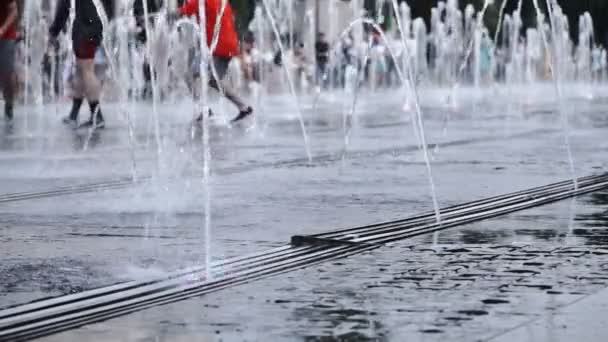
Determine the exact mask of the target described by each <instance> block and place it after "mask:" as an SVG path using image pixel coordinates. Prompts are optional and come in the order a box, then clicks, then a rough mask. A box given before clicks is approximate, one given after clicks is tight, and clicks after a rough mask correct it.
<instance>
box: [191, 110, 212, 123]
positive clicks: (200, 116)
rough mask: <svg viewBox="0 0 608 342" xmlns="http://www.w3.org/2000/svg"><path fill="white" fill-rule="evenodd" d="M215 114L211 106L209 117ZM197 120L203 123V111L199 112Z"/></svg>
mask: <svg viewBox="0 0 608 342" xmlns="http://www.w3.org/2000/svg"><path fill="white" fill-rule="evenodd" d="M213 115H214V114H213V111H212V110H211V108H209V115H208V116H207V117H209V118H210V117H212V116H213ZM195 121H196V122H197V123H201V122H203V113H201V114H199V115H198V116H197V117H196V120H195Z"/></svg>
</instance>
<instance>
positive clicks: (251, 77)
mask: <svg viewBox="0 0 608 342" xmlns="http://www.w3.org/2000/svg"><path fill="white" fill-rule="evenodd" d="M258 54H259V51H257V49H256V48H255V36H254V35H253V33H252V32H248V33H247V35H246V36H245V39H243V46H242V49H241V55H240V56H239V59H240V61H241V72H242V73H243V79H244V80H245V82H247V83H251V82H259V81H260V78H259V70H258V69H259V67H258V64H257V63H256V59H257V57H258V56H257V55H258Z"/></svg>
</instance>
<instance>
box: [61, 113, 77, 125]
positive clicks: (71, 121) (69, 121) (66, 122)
mask: <svg viewBox="0 0 608 342" xmlns="http://www.w3.org/2000/svg"><path fill="white" fill-rule="evenodd" d="M61 122H63V124H64V125H66V126H68V127H70V128H77V127H78V120H76V119H72V118H71V117H69V116H66V117H64V118H63V119H61Z"/></svg>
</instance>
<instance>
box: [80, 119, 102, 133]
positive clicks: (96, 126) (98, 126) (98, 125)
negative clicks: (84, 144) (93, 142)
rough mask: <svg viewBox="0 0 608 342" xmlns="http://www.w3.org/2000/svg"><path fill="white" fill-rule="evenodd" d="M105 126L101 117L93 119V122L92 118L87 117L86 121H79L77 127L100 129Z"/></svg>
mask: <svg viewBox="0 0 608 342" xmlns="http://www.w3.org/2000/svg"><path fill="white" fill-rule="evenodd" d="M105 127H106V122H105V120H104V119H103V118H98V119H97V120H95V122H93V119H89V120H88V121H85V122H83V123H81V124H80V125H79V126H78V128H79V129H80V128H90V129H93V130H96V129H102V128H105Z"/></svg>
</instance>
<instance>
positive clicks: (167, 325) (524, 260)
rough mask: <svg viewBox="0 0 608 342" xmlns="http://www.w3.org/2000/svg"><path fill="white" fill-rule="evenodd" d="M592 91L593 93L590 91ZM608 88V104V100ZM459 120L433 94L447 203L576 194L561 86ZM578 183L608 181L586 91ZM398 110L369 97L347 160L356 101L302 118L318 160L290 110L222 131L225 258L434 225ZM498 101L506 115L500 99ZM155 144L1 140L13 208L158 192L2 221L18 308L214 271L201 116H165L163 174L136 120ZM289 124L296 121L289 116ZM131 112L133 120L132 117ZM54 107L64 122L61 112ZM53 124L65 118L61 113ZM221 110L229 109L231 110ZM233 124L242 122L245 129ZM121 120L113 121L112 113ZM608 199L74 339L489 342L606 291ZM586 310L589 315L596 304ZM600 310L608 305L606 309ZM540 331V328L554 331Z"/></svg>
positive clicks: (181, 107) (217, 162)
mask: <svg viewBox="0 0 608 342" xmlns="http://www.w3.org/2000/svg"><path fill="white" fill-rule="evenodd" d="M573 89H574V90H576V88H573ZM599 91H601V89H598V93H599ZM462 92H463V94H462V95H461V96H462V99H463V100H462V101H461V102H460V103H459V104H458V106H457V107H455V108H453V107H450V106H446V105H445V104H444V103H445V98H446V93H441V92H439V91H432V92H431V91H427V92H423V94H422V102H423V105H424V107H423V108H424V114H425V124H426V132H427V136H428V140H429V142H430V143H436V144H438V145H437V147H436V148H433V149H432V151H431V152H432V160H433V175H434V180H435V183H436V188H437V196H438V199H439V202H440V205H441V206H447V205H450V204H455V203H461V202H468V201H471V200H474V199H477V198H482V197H486V196H490V195H496V194H501V193H507V192H512V191H515V190H519V189H525V188H528V187H532V186H537V185H540V184H546V183H550V182H554V181H558V180H563V179H566V178H568V177H569V168H568V163H567V161H566V157H565V156H566V154H565V149H564V145H563V141H564V138H563V134H562V131H561V126H560V121H559V117H558V115H557V113H556V111H555V110H554V108H553V105H552V100H551V95H550V94H551V87H547V88H546V89H545V88H543V87H539V88H534V89H532V90H530V89H528V92H527V93H526V92H525V91H524V90H522V94H520V96H519V97H517V98H518V99H520V100H519V101H517V102H516V103H514V102H513V101H506V100H505V98H504V97H501V96H497V94H499V93H500V92H497V91H495V90H492V89H489V90H487V94H481V95H482V98H486V99H488V100H485V101H478V102H476V103H474V104H471V103H470V102H469V100H470V98H471V97H472V96H473V95H467V94H466V92H465V91H464V90H463V91H462ZM569 93H570V94H572V98H571V99H568V101H566V106H565V108H564V110H566V111H568V113H570V114H571V117H572V119H571V132H570V133H571V137H572V148H573V151H574V156H575V162H576V171H577V173H578V174H580V175H586V174H591V173H593V172H602V171H605V170H606V168H607V166H608V163H607V162H606V160H607V159H606V151H607V150H608V149H607V148H608V142H607V141H606V139H605V130H606V127H607V126H608V118H607V117H606V116H605V112H606V107H607V106H608V101H606V100H605V99H604V98H602V97H596V98H594V99H593V100H589V99H582V98H581V97H580V96H579V95H580V94H578V93H577V92H576V91H571V92H569ZM398 96H399V94H397V93H383V94H379V95H378V96H369V97H366V99H365V101H362V103H361V107H360V109H359V110H358V111H357V113H358V114H357V123H356V125H355V126H354V129H353V131H352V134H351V137H350V142H349V145H348V153H347V154H346V158H345V159H344V161H341V151H342V148H343V144H344V134H343V130H342V126H341V125H342V112H343V110H342V109H343V108H344V104H345V103H350V99H348V98H344V97H340V96H337V95H336V96H333V97H332V96H324V97H323V98H322V99H321V102H320V105H319V109H318V112H317V113H313V112H312V110H311V101H310V99H308V100H305V101H303V104H304V107H305V117H306V121H307V127H308V128H309V132H308V133H309V135H310V146H311V150H312V152H313V157H314V158H313V162H312V163H310V164H309V163H308V162H307V160H306V156H305V153H304V148H303V145H302V138H301V137H300V133H299V125H298V124H297V121H296V120H295V118H294V117H293V114H291V113H293V112H294V108H293V105H292V104H291V105H290V102H291V100H290V99H289V98H280V97H279V98H273V99H268V100H266V101H265V102H264V111H263V112H262V113H260V115H259V116H258V119H257V120H258V121H257V123H256V125H254V126H251V123H248V124H244V125H241V126H237V127H232V128H230V127H227V126H225V125H224V124H222V122H221V121H222V118H223V116H222V115H220V117H219V118H218V119H216V120H217V121H218V122H216V123H215V124H214V127H213V135H212V137H211V140H212V144H213V150H212V156H213V162H212V164H211V168H212V172H213V180H212V184H211V190H212V212H211V213H212V227H213V229H212V236H211V239H212V250H211V252H212V256H213V258H223V257H226V256H232V255H242V254H247V253H250V252H253V251H258V250H263V249H267V248H269V247H271V246H276V245H279V244H283V243H285V242H286V241H288V239H289V237H290V236H291V235H293V234H309V233H315V232H321V231H326V230H331V229H335V228H340V227H349V226H356V225H361V224H366V223H373V222H378V221H386V220H389V219H393V218H402V217H407V216H409V215H412V214H415V213H419V212H422V211H427V210H429V209H430V208H431V199H430V194H429V186H428V178H427V174H426V169H425V166H424V163H423V158H422V157H421V154H420V152H419V151H418V149H417V147H416V137H415V134H414V131H413V130H412V127H411V124H410V118H411V116H410V114H409V113H404V112H402V111H401V110H400V108H401V105H400V103H399V102H398V101H397V100H396V99H397V98H399V97H398ZM489 99H491V100H492V101H490V100H489ZM134 108H135V112H133V113H134V117H133V118H132V119H133V122H134V123H135V124H136V127H135V133H136V134H135V136H136V143H135V144H134V145H131V146H130V145H129V143H128V138H127V137H128V134H127V130H126V128H125V127H126V126H125V124H124V122H123V121H121V119H120V116H118V115H115V116H114V118H113V119H114V121H110V124H109V127H108V129H107V130H106V131H104V132H102V133H101V135H100V136H98V137H94V139H93V141H92V142H90V143H89V144H88V146H87V151H82V147H83V145H84V143H85V141H86V136H83V135H79V134H74V133H73V132H70V131H68V130H65V129H63V128H61V127H60V126H59V125H58V124H57V123H56V121H57V119H58V115H59V114H60V113H61V112H62V111H64V110H65V108H64V107H61V106H59V107H57V113H58V115H57V117H53V116H52V115H51V116H50V117H46V116H40V118H41V119H39V120H38V121H36V118H38V116H37V115H38V114H37V113H35V111H33V112H32V113H33V114H30V116H28V117H27V118H28V120H29V121H28V126H27V128H26V126H25V121H24V118H23V117H22V118H21V119H20V120H21V121H18V122H17V123H16V125H15V127H14V128H12V129H6V130H5V134H4V135H0V137H1V139H0V140H1V141H0V149H1V150H2V153H0V190H1V191H0V193H9V192H22V191H40V190H45V189H52V188H54V187H56V186H61V185H67V184H84V183H89V182H96V181H105V180H111V179H116V178H117V177H124V176H128V175H129V174H131V172H132V165H133V163H132V160H131V158H130V155H131V154H130V151H133V153H134V155H135V156H136V169H137V172H138V174H140V175H142V174H143V175H153V176H154V177H153V179H152V180H151V181H148V182H145V183H143V184H141V185H138V186H134V187H132V188H128V189H123V190H115V191H106V192H101V193H92V194H79V195H74V196H63V197H59V198H47V199H41V200H31V201H25V202H15V203H6V204H3V205H2V206H0V242H1V243H2V249H1V250H0V258H2V264H1V265H0V306H9V305H14V304H18V303H22V302H26V301H30V300H34V299H39V298H42V297H47V296H53V295H59V294H63V293H70V292H75V291H80V290H83V289H88V288H93V287H97V286H102V285H106V284H111V283H114V282H117V281H121V280H126V279H138V278H141V277H143V276H149V275H154V274H158V275H161V274H163V273H165V272H168V271H172V270H175V269H178V268H182V267H185V266H188V265H193V264H198V263H200V262H201V260H204V248H203V243H204V241H205V239H206V238H208V237H206V236H204V234H203V231H202V229H201V227H202V222H203V215H202V210H203V203H202V200H201V198H202V194H203V192H202V189H203V187H202V185H201V177H200V174H201V162H200V160H201V156H202V153H201V150H200V137H196V139H195V140H191V139H190V138H189V134H188V133H189V128H188V125H187V124H185V123H186V122H187V121H188V119H189V118H190V113H191V111H190V110H189V107H188V106H187V104H183V103H182V104H166V105H163V106H161V108H160V116H161V118H163V126H162V127H161V135H162V151H161V154H160V156H161V159H160V160H161V162H160V163H157V161H156V158H157V149H156V144H155V139H154V135H153V130H152V128H153V125H151V124H149V122H150V121H149V118H150V107H147V106H145V105H137V106H136V107H134ZM285 108H289V110H286V109H285ZM114 109H115V112H119V108H114ZM53 110H54V108H53ZM51 112H53V111H51ZM220 112H221V111H220ZM231 114H232V113H230V112H227V114H226V116H229V115H231ZM109 117H110V119H112V116H111V115H110V116H109ZM607 198H608V194H605V193H600V194H594V195H590V196H586V197H584V198H581V199H579V200H577V201H574V202H571V201H565V202H561V203H558V204H555V205H552V206H548V207H545V208H538V209H534V210H531V211H527V212H522V213H518V214H514V215H510V216H508V217H506V218H501V219H496V220H492V221H487V222H482V223H479V224H475V225H472V226H468V227H463V228H459V229H454V230H451V231H449V232H445V233H442V234H440V235H439V240H438V244H433V243H432V241H433V237H431V236H428V237H423V238H419V239H416V240H411V241H404V242H402V243H399V244H395V245H393V246H390V247H387V248H384V249H381V250H379V251H375V252H373V253H370V254H365V255H361V256H357V257H354V258H350V259H347V260H343V261H340V262H337V263H333V264H329V265H322V266H319V267H315V268H311V269H307V270H302V271H299V272H294V273H291V274H288V275H284V276H280V277H275V278H272V279H268V280H265V281H262V282H257V283H252V284H249V285H246V286H242V287H238V288H234V289H230V290H227V291H224V292H219V293H216V294H213V295H210V296H207V297H204V298H200V299H194V300H189V301H186V302H183V303H177V304H173V305H169V306H166V307H162V308H156V309H152V310H148V311H145V312H141V313H138V314H134V315H131V316H128V317H126V318H121V319H118V320H113V321H109V322H106V323H103V324H99V325H95V326H91V327H86V328H83V329H80V330H77V331H73V332H69V333H66V334H63V335H58V336H57V337H52V338H49V340H56V341H59V340H60V341H69V340H72V341H80V340H84V339H86V340H100V341H105V340H113V341H120V340H124V341H133V340H136V341H139V340H142V341H148V340H151V341H164V340H167V341H169V340H170V341H174V340H177V339H179V338H183V339H184V340H192V338H193V337H195V338H208V339H209V340H223V341H232V340H235V341H240V340H243V339H248V340H311V341H312V340H323V341H324V340H340V339H342V340H403V338H405V337H407V338H408V340H410V339H411V340H425V341H434V340H441V339H445V338H446V337H448V336H449V337H450V338H452V339H454V340H457V341H470V340H474V339H481V340H485V339H489V338H492V337H495V336H508V335H501V334H503V333H504V332H508V331H510V333H516V331H517V329H516V330H511V329H513V328H514V327H517V326H519V325H521V324H524V323H526V322H531V321H535V322H540V321H541V320H539V317H546V316H547V315H548V314H547V313H549V312H552V311H553V309H554V308H556V307H561V306H563V305H566V304H568V303H571V302H573V301H575V300H578V299H580V298H582V297H584V296H587V295H589V294H592V293H596V292H598V291H600V290H602V289H603V288H606V286H607V285H606V284H607V283H608V280H606V277H608V276H606V267H605V265H604V262H603V260H604V258H605V257H604V255H605V253H608V252H607V251H606V250H607V247H606V243H607V242H608V239H607V235H606V220H607V216H606V215H607V213H606V209H605V208H606V204H607V202H608V199H607ZM581 302H582V301H581ZM598 310H601V308H598ZM539 324H540V323H539Z"/></svg>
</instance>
